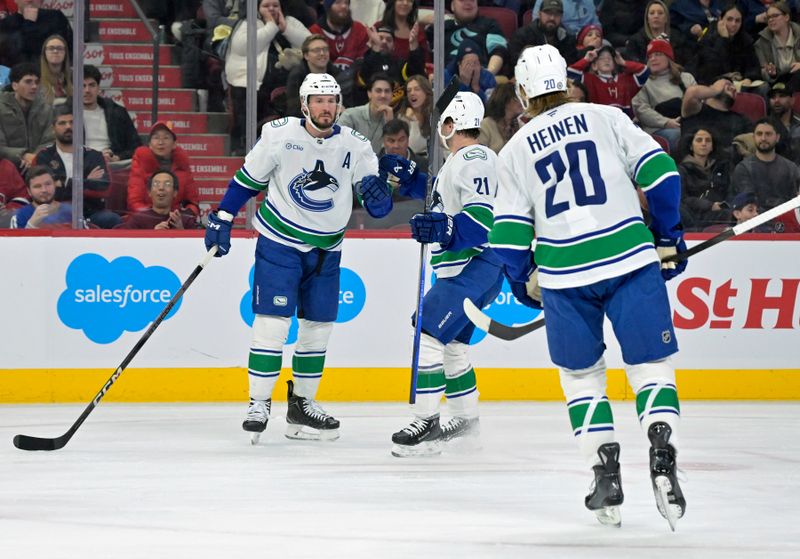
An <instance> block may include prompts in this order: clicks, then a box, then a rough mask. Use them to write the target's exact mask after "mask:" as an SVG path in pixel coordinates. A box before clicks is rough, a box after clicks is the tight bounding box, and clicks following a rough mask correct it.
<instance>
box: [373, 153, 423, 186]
mask: <svg viewBox="0 0 800 559" xmlns="http://www.w3.org/2000/svg"><path fill="white" fill-rule="evenodd" d="M378 166H379V167H380V170H381V172H382V173H385V174H386V175H387V176H388V177H389V178H390V180H391V178H392V177H394V178H396V179H397V180H398V181H399V182H400V184H401V185H407V184H409V183H411V182H413V181H414V179H415V178H416V176H417V172H418V171H419V169H417V164H416V163H415V162H414V161H409V160H408V159H406V158H405V157H400V156H399V155H394V154H391V153H387V154H385V155H382V156H381V158H380V161H379V162H378Z"/></svg>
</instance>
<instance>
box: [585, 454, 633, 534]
mask: <svg viewBox="0 0 800 559" xmlns="http://www.w3.org/2000/svg"><path fill="white" fill-rule="evenodd" d="M597 455H598V456H599V457H600V464H598V465H597V466H593V467H592V470H594V483H593V484H592V492H591V493H590V494H588V495H587V496H586V501H585V502H586V508H587V509H589V510H590V511H593V512H594V513H595V515H596V516H597V520H599V521H600V524H604V525H606V526H616V527H617V528H619V527H620V526H621V525H622V513H621V512H620V505H621V504H622V501H623V500H624V498H625V496H624V495H623V494H622V478H621V477H620V472H619V443H606V444H603V445H600V448H598V449H597Z"/></svg>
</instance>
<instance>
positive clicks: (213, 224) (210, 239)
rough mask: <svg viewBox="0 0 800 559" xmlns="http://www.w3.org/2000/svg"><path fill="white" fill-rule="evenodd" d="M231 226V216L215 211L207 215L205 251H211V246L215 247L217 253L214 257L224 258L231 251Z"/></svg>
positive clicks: (221, 211) (224, 212)
mask: <svg viewBox="0 0 800 559" xmlns="http://www.w3.org/2000/svg"><path fill="white" fill-rule="evenodd" d="M232 226H233V215H232V214H229V213H228V212H226V211H224V210H217V211H214V212H211V213H210V214H208V225H207V226H206V250H211V247H212V246H213V245H217V253H216V254H215V255H214V256H225V255H226V254H228V252H230V250H231V227H232Z"/></svg>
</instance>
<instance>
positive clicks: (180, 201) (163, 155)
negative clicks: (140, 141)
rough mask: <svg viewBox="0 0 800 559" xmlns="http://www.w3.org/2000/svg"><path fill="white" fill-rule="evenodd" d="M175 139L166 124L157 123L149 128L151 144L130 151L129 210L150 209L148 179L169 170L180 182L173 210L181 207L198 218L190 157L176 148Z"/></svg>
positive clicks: (198, 211)
mask: <svg viewBox="0 0 800 559" xmlns="http://www.w3.org/2000/svg"><path fill="white" fill-rule="evenodd" d="M177 141H178V137H177V136H176V135H175V132H173V131H172V128H171V127H170V126H169V123H167V122H156V123H155V124H154V125H153V127H152V128H150V141H149V142H148V144H147V145H146V146H142V147H139V148H136V151H135V152H133V162H132V164H131V177H130V179H129V181H128V210H130V211H132V212H139V211H143V210H147V209H150V207H151V206H152V204H151V201H150V197H149V196H148V194H147V180H148V179H149V178H150V177H151V176H152V175H153V173H155V172H156V171H159V170H164V171H171V172H172V173H173V174H175V176H176V177H178V181H179V183H180V186H179V189H178V195H177V196H176V197H175V199H174V200H173V202H172V209H173V210H175V209H178V208H184V209H188V210H190V211H191V212H192V213H194V214H197V215H199V213H200V209H199V207H198V206H197V203H198V200H199V198H198V196H197V188H196V187H195V184H194V177H193V176H192V171H191V168H190V167H189V156H188V155H187V154H186V152H185V151H184V150H183V148H181V147H180V146H178V145H177Z"/></svg>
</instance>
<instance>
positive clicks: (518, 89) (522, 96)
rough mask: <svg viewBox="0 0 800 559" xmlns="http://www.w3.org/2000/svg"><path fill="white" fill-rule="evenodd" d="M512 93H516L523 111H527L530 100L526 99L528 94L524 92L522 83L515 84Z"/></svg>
mask: <svg viewBox="0 0 800 559" xmlns="http://www.w3.org/2000/svg"><path fill="white" fill-rule="evenodd" d="M514 93H515V94H516V96H517V99H518V100H519V104H520V105H522V111H523V112H524V111H527V110H528V105H530V102H529V101H528V95H527V94H526V93H525V90H524V89H523V87H522V85H520V84H517V87H515V88H514Z"/></svg>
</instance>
